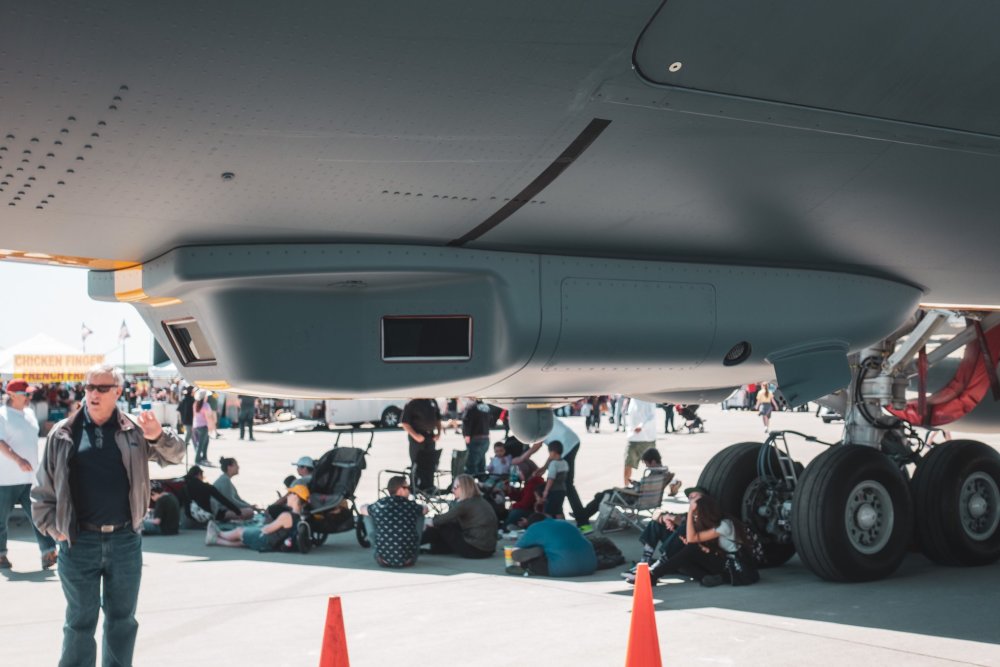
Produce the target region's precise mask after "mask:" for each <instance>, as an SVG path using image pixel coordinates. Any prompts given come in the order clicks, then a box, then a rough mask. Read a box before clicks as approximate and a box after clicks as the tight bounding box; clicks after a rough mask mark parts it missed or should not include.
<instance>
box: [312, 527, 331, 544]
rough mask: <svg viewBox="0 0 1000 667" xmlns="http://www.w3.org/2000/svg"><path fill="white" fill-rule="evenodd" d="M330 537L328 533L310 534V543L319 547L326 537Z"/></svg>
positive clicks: (324, 542)
mask: <svg viewBox="0 0 1000 667" xmlns="http://www.w3.org/2000/svg"><path fill="white" fill-rule="evenodd" d="M328 537H330V533H317V532H315V531H314V532H313V534H312V545H313V546H314V547H321V546H323V545H324V544H326V538H328Z"/></svg>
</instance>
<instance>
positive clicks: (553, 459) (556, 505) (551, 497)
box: [535, 440, 569, 519]
mask: <svg viewBox="0 0 1000 667" xmlns="http://www.w3.org/2000/svg"><path fill="white" fill-rule="evenodd" d="M562 453H563V446H562V443H561V442H559V441H558V440H556V441H554V442H550V443H549V462H548V465H546V466H545V491H543V492H542V500H543V501H544V502H545V509H544V510H543V511H544V512H545V514H547V515H549V516H550V517H553V518H556V519H561V518H563V513H562V506H563V501H564V500H566V477H567V476H568V475H569V464H568V463H566V462H565V461H563V460H562ZM541 470H542V469H539V471H538V472H536V473H535V474H536V475H541V474H542V472H541Z"/></svg>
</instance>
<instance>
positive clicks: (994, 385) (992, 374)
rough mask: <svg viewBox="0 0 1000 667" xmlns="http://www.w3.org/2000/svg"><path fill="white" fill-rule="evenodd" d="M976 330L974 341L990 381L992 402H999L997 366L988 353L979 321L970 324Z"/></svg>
mask: <svg viewBox="0 0 1000 667" xmlns="http://www.w3.org/2000/svg"><path fill="white" fill-rule="evenodd" d="M972 326H974V327H975V328H976V339H977V340H978V341H979V349H980V351H981V352H982V353H983V363H984V364H986V377H988V378H989V380H990V390H991V391H992V392H993V400H994V401H1000V378H998V377H997V366H996V362H995V361H994V359H993V354H992V353H991V352H990V346H989V344H988V343H987V342H986V334H984V333H983V325H982V323H981V322H980V321H979V320H976V321H975V322H973V323H972Z"/></svg>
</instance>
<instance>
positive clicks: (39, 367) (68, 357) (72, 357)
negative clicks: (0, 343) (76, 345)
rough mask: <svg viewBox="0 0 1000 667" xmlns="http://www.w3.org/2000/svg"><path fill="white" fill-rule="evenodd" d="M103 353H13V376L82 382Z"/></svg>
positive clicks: (98, 362)
mask: <svg viewBox="0 0 1000 667" xmlns="http://www.w3.org/2000/svg"><path fill="white" fill-rule="evenodd" d="M100 363H104V355H103V354H15V355H14V377H16V378H20V379H22V380H27V381H28V382H82V381H83V376H84V374H85V373H86V372H87V369H88V368H90V367H91V366H93V365H95V364H100Z"/></svg>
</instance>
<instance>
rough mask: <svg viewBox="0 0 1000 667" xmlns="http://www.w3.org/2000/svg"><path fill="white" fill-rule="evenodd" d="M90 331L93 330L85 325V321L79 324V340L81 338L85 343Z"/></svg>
mask: <svg viewBox="0 0 1000 667" xmlns="http://www.w3.org/2000/svg"><path fill="white" fill-rule="evenodd" d="M92 333H94V332H93V331H91V330H90V328H89V327H87V323H86V322H84V323H83V324H82V325H81V329H80V340H82V341H83V342H85V343H86V342H87V336H89V335H90V334H92Z"/></svg>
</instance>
